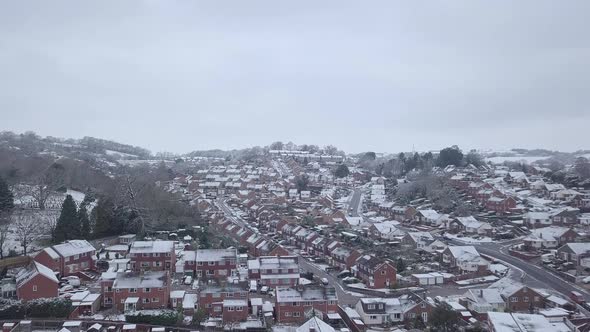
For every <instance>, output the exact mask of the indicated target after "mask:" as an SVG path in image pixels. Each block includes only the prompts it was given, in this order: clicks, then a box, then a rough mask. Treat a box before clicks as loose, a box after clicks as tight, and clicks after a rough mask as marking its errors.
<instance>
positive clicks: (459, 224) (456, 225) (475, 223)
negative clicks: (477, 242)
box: [449, 216, 493, 235]
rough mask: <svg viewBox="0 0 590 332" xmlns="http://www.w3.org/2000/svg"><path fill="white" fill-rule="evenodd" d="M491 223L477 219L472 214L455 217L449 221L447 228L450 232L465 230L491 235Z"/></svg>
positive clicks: (466, 231)
mask: <svg viewBox="0 0 590 332" xmlns="http://www.w3.org/2000/svg"><path fill="white" fill-rule="evenodd" d="M492 229H493V228H492V225H490V224H488V223H486V222H483V221H479V220H477V219H475V218H474V217H473V216H469V217H456V218H454V219H453V220H451V221H450V222H449V230H451V231H452V232H465V233H467V234H478V235H491V234H492Z"/></svg>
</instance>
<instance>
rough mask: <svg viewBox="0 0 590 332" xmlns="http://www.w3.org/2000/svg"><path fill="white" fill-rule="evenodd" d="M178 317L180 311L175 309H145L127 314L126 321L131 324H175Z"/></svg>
mask: <svg viewBox="0 0 590 332" xmlns="http://www.w3.org/2000/svg"><path fill="white" fill-rule="evenodd" d="M178 318H179V315H178V312H176V311H174V310H144V311H135V312H132V313H128V314H125V321H126V322H127V323H130V324H150V325H163V326H173V325H176V323H177V322H178Z"/></svg>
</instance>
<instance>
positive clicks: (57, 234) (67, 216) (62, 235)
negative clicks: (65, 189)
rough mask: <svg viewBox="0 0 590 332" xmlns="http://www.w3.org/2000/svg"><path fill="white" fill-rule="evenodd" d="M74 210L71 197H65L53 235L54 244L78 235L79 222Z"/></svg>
mask: <svg viewBox="0 0 590 332" xmlns="http://www.w3.org/2000/svg"><path fill="white" fill-rule="evenodd" d="M76 210H77V209H76V203H75V202H74V199H73V198H72V196H71V195H67V196H66V199H65V200H64V202H63V204H62V205H61V213H60V215H59V219H58V220H57V225H56V226H55V231H54V233H53V242H54V243H60V242H63V241H65V240H71V239H73V238H76V237H77V236H78V235H79V234H80V221H79V219H78V212H77V211H76Z"/></svg>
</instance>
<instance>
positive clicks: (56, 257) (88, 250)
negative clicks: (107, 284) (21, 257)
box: [34, 240, 96, 276]
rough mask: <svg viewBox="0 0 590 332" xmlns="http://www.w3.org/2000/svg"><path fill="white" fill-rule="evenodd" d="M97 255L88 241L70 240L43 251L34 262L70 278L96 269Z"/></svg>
mask: <svg viewBox="0 0 590 332" xmlns="http://www.w3.org/2000/svg"><path fill="white" fill-rule="evenodd" d="M95 254H96V249H94V247H93V246H92V245H91V244H90V243H89V242H88V241H86V240H70V241H67V242H65V243H62V244H58V245H55V246H52V247H47V248H45V249H43V250H42V251H41V252H39V253H38V254H37V255H36V256H35V257H34V260H35V261H37V262H39V263H41V264H43V265H45V266H47V267H48V268H50V269H52V270H53V271H55V272H59V274H60V275H62V276H68V275H72V274H76V273H78V272H81V271H84V270H88V269H94V266H95V265H94V259H95Z"/></svg>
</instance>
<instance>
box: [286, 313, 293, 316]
mask: <svg viewBox="0 0 590 332" xmlns="http://www.w3.org/2000/svg"><path fill="white" fill-rule="evenodd" d="M285 317H293V313H292V312H285Z"/></svg>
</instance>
